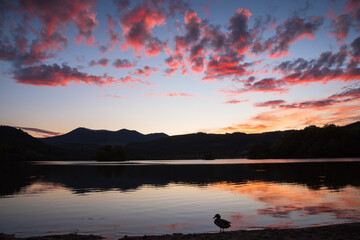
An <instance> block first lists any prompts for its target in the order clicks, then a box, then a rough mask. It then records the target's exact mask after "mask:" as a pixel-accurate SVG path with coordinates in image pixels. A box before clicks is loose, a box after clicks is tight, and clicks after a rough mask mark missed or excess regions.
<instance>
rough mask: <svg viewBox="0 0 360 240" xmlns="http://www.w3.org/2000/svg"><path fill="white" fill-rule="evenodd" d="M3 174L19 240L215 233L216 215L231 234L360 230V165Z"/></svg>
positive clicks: (52, 168)
mask: <svg viewBox="0 0 360 240" xmlns="http://www.w3.org/2000/svg"><path fill="white" fill-rule="evenodd" d="M0 171H1V172H0V173H1V175H0V176H1V188H0V194H1V196H2V199H0V210H1V212H2V214H1V216H0V226H1V227H0V232H1V231H2V232H7V233H18V234H19V235H20V236H29V235H37V234H45V233H67V232H80V233H95V234H101V235H104V236H108V238H109V239H117V238H119V237H120V236H123V235H141V234H162V233H173V232H183V233H193V232H211V231H215V232H216V231H218V229H217V228H216V227H215V226H214V225H213V223H212V220H211V218H212V217H213V215H214V214H215V213H220V214H221V215H222V216H223V217H224V218H226V219H228V220H230V221H231V222H232V226H233V228H232V229H249V228H264V227H298V226H309V225H318V224H329V223H337V222H345V221H360V198H359V196H360V178H359V175H358V173H359V172H360V162H330V163H325V162H307V163H286V164H284V163H273V164H238V165H234V164H231V165H199V164H197V165H153V164H151V165H136V166H135V165H120V166H119V165H116V166H109V165H104V166H102V165H99V164H96V165H73V164H68V165H28V164H27V165H21V164H16V165H11V166H4V167H3V166H1V170H0ZM4 183H6V184H4ZM19 231H21V232H22V233H19Z"/></svg>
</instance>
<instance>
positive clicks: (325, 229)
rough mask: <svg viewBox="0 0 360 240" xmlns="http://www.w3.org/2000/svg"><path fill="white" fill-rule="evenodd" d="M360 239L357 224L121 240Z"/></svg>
mask: <svg viewBox="0 0 360 240" xmlns="http://www.w3.org/2000/svg"><path fill="white" fill-rule="evenodd" d="M359 236H360V222H357V223H342V224H332V225H326V226H316V227H305V228H286V229H277V228H271V229H263V230H236V231H227V232H226V231H225V232H223V233H196V234H191V233H190V234H182V233H174V234H171V235H170V234H166V235H144V236H130V237H128V236H124V237H122V238H119V239H131V240H140V239H146V240H165V239H166V240H167V239H174V240H180V239H192V240H205V239H210V240H212V239H213V240H215V239H217V240H222V239H224V240H225V239H229V240H232V239H242V240H255V239H294V240H300V239H302V240H303V239H318V240H322V239H323V240H325V239H335V240H345V239H346V240H349V239H357V238H359ZM100 239H105V238H104V237H101V236H96V235H81V234H64V235H47V236H38V237H27V238H17V237H15V236H14V235H9V234H3V233H0V240H100Z"/></svg>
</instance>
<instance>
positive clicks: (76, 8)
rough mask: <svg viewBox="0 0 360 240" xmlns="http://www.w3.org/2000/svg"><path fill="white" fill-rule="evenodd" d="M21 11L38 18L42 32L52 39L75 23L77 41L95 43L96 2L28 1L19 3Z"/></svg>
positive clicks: (64, 0) (71, 0)
mask: <svg viewBox="0 0 360 240" xmlns="http://www.w3.org/2000/svg"><path fill="white" fill-rule="evenodd" d="M19 5H20V6H19V7H20V11H26V12H28V13H29V14H30V16H31V17H33V18H38V19H39V20H40V22H41V23H42V25H43V29H42V31H43V32H44V34H45V35H46V36H47V37H50V36H51V35H53V34H54V33H55V32H57V31H58V30H59V29H61V28H63V27H64V26H66V25H68V24H69V23H74V24H75V26H76V28H77V30H78V35H77V40H78V41H79V42H81V41H82V39H83V38H85V39H86V44H88V45H92V44H93V42H94V37H93V31H94V30H95V28H96V27H97V26H98V21H97V20H96V19H95V15H96V13H95V6H96V0H89V1H81V0H53V1H41V0H26V1H20V2H19Z"/></svg>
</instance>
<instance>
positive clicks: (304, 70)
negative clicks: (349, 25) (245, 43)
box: [274, 41, 360, 85]
mask: <svg viewBox="0 0 360 240" xmlns="http://www.w3.org/2000/svg"><path fill="white" fill-rule="evenodd" d="M353 43H354V44H353V45H352V47H353V51H352V52H349V51H348V50H347V47H346V46H345V45H344V46H341V47H340V49H339V51H338V52H336V53H332V52H324V53H321V54H320V56H319V57H318V58H317V59H310V60H304V59H303V58H298V59H295V60H292V61H284V62H282V63H280V64H278V65H277V66H275V67H274V70H278V71H281V72H282V73H283V74H285V76H284V77H283V80H284V81H286V82H287V83H288V84H291V85H294V84H301V83H306V82H328V81H334V80H338V81H355V80H357V79H359V78H360V69H359V68H358V67H357V61H356V59H357V57H355V55H356V49H357V44H358V43H357V42H356V41H354V42H353ZM350 53H352V54H355V55H354V57H353V59H352V60H351V61H347V57H348V56H349V54H350Z"/></svg>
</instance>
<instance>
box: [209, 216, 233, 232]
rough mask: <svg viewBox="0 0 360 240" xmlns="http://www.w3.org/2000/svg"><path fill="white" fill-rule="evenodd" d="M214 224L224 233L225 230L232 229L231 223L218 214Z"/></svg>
mask: <svg viewBox="0 0 360 240" xmlns="http://www.w3.org/2000/svg"><path fill="white" fill-rule="evenodd" d="M213 219H215V220H214V223H215V225H216V226H218V227H219V228H220V232H221V229H222V230H223V232H224V231H225V228H229V227H231V225H230V224H231V222H229V221H228V220H225V219H222V218H221V216H220V214H216V215H215V217H213Z"/></svg>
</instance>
